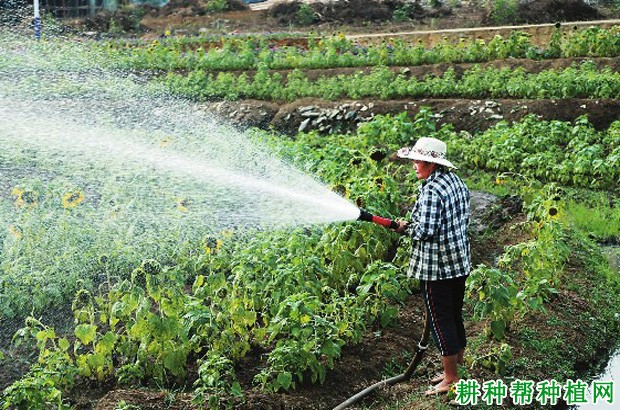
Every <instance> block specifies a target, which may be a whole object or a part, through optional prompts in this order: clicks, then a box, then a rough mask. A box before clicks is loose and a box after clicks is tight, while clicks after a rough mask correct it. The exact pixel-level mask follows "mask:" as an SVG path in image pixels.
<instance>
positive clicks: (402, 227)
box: [394, 221, 407, 233]
mask: <svg viewBox="0 0 620 410" xmlns="http://www.w3.org/2000/svg"><path fill="white" fill-rule="evenodd" d="M396 223H397V224H398V228H396V229H394V231H395V232H397V233H405V229H406V228H407V222H406V221H396Z"/></svg>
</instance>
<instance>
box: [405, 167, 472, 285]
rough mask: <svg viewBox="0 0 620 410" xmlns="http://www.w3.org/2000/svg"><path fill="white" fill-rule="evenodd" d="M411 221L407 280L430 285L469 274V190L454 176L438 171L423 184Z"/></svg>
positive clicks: (441, 169) (448, 172) (446, 171)
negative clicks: (428, 282)
mask: <svg viewBox="0 0 620 410" xmlns="http://www.w3.org/2000/svg"><path fill="white" fill-rule="evenodd" d="M411 219H412V221H411V223H410V224H409V225H408V233H409V234H410V235H411V239H412V250H411V259H410V261H409V269H408V271H407V275H408V276H410V277H414V278H416V279H420V280H427V281H430V280H442V279H451V278H457V277H461V276H466V275H468V274H469V269H470V249H469V237H468V235H467V227H468V225H469V190H468V189H467V187H466V186H465V184H464V183H463V181H462V180H461V179H460V178H459V177H458V176H457V175H456V174H455V173H454V172H451V171H448V170H445V169H443V168H440V169H437V170H436V171H435V172H433V173H432V174H431V175H430V176H429V177H428V178H427V179H426V180H425V181H424V182H423V183H422V185H421V186H420V188H419V194H418V200H417V201H416V204H415V206H414V208H413V211H412V214H411Z"/></svg>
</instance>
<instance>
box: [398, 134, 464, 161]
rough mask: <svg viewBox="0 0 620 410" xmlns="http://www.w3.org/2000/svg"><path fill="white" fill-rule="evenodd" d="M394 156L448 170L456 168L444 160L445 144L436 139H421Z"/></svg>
mask: <svg viewBox="0 0 620 410" xmlns="http://www.w3.org/2000/svg"><path fill="white" fill-rule="evenodd" d="M396 155H397V156H398V157H399V158H407V159H413V160H416V161H426V162H433V163H435V164H439V165H443V166H446V167H448V168H456V167H455V166H454V165H453V164H452V163H451V162H450V161H448V160H447V159H446V144H445V143H444V142H442V141H440V140H438V139H436V138H428V137H422V138H420V139H419V140H417V141H416V143H415V145H414V146H413V148H409V147H404V148H401V149H399V150H398V152H397V153H396Z"/></svg>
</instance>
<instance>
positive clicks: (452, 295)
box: [420, 276, 467, 356]
mask: <svg viewBox="0 0 620 410" xmlns="http://www.w3.org/2000/svg"><path fill="white" fill-rule="evenodd" d="M466 279H467V276H463V277H459V278H453V279H445V280H433V281H425V280H421V281H420V288H421V290H422V296H423V297H424V304H425V305H426V312H427V313H428V315H429V317H430V319H431V334H432V335H433V340H434V341H435V345H437V347H438V348H439V351H440V352H441V355H442V356H452V355H455V354H457V353H458V352H459V350H461V349H464V348H465V346H466V345H467V341H466V339H465V325H464V324H463V299H464V298H465V280H466Z"/></svg>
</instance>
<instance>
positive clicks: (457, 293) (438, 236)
mask: <svg viewBox="0 0 620 410" xmlns="http://www.w3.org/2000/svg"><path fill="white" fill-rule="evenodd" d="M397 155H398V156H399V157H400V158H407V159H411V160H413V163H414V167H415V172H416V175H417V177H418V178H419V179H422V180H424V181H423V182H422V185H421V186H420V188H419V193H418V198H417V201H416V204H415V206H414V208H413V211H412V213H411V221H410V222H405V221H398V222H396V221H390V220H387V221H389V223H384V222H383V221H382V219H385V218H381V217H375V216H374V215H372V214H369V213H367V212H366V211H364V210H362V211H361V214H360V218H359V219H360V220H367V221H372V222H376V223H380V224H382V225H384V226H387V227H391V228H393V229H395V230H396V232H399V233H407V234H409V235H410V236H411V239H412V245H413V246H412V250H411V259H410V261H409V269H408V272H407V274H408V276H410V277H411V276H413V277H414V278H416V279H418V280H419V281H420V289H421V290H422V296H423V298H424V303H425V305H426V310H427V314H428V317H429V318H430V321H431V334H432V335H433V340H434V341H435V344H436V345H437V347H438V348H439V351H440V352H441V356H442V357H441V361H442V364H443V372H442V373H441V374H439V375H437V376H436V377H434V378H433V379H432V380H431V384H432V385H433V387H432V388H431V389H430V390H428V391H427V392H426V394H427V395H432V394H439V393H446V392H447V391H449V390H450V387H451V386H452V384H454V383H456V382H457V381H458V373H457V364H463V353H464V351H465V345H466V341H465V326H464V324H463V316H462V309H463V299H464V297H465V280H466V278H467V276H468V275H469V268H470V254H469V238H468V236H467V226H468V223H469V190H468V189H467V187H466V186H465V184H464V183H463V181H462V180H461V179H460V178H459V177H458V176H457V175H456V174H455V173H454V172H452V169H454V168H456V167H455V166H454V165H452V163H451V162H450V161H448V160H447V159H446V144H445V143H443V142H442V141H440V140H438V139H435V138H420V139H419V140H418V141H417V142H416V144H415V145H414V147H413V148H402V149H400V150H399V151H398V153H397Z"/></svg>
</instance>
